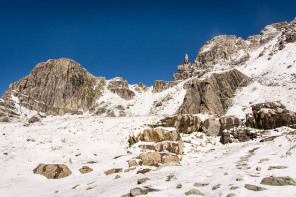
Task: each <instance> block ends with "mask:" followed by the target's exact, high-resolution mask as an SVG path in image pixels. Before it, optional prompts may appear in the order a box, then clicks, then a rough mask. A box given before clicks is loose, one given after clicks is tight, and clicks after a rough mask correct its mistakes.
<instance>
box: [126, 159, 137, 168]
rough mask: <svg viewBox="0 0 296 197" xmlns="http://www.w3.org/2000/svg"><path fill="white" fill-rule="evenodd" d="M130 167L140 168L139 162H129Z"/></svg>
mask: <svg viewBox="0 0 296 197" xmlns="http://www.w3.org/2000/svg"><path fill="white" fill-rule="evenodd" d="M128 166H129V167H133V166H138V162H137V161H136V160H131V161H129V162H128Z"/></svg>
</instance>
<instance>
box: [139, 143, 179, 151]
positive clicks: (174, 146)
mask: <svg viewBox="0 0 296 197" xmlns="http://www.w3.org/2000/svg"><path fill="white" fill-rule="evenodd" d="M139 147H140V148H141V149H146V150H154V151H156V152H170V153H175V154H182V153H183V149H184V144H183V141H182V140H180V141H179V142H174V141H165V142H159V143H157V144H155V145H153V144H148V145H139Z"/></svg>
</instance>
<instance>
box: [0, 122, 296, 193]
mask: <svg viewBox="0 0 296 197" xmlns="http://www.w3.org/2000/svg"><path fill="white" fill-rule="evenodd" d="M160 118H161V116H138V117H122V118H118V117H117V118H107V117H97V116H89V117H83V116H63V117H47V118H46V119H44V120H43V121H42V122H40V123H34V124H31V125H29V126H23V123H1V124H0V148H1V155H0V164H1V168H0V174H1V176H0V196H1V197H2V196H3V197H4V196H5V197H6V196H121V195H123V194H126V193H128V192H129V190H130V189H132V188H135V187H144V186H150V187H152V188H155V189H159V190H160V191H159V192H152V193H148V194H147V195H146V196H185V192H187V191H189V190H190V189H198V190H200V191H201V192H202V193H204V194H205V195H206V196H226V195H227V194H229V193H235V194H236V195H237V196H295V195H296V187H295V186H281V187H276V186H273V187H272V186H265V185H261V186H263V187H265V188H267V190H266V191H258V192H254V191H250V190H247V189H245V188H244V185H245V184H254V185H258V186H260V181H261V179H262V178H264V177H266V176H269V175H275V176H291V177H292V178H294V179H296V168H295V164H296V150H295V148H294V147H296V136H294V135H289V136H286V135H285V136H281V137H279V138H277V139H275V140H274V141H272V142H263V143H260V142H259V139H258V140H255V141H249V142H245V143H233V144H228V145H222V144H221V143H219V138H218V137H206V136H204V134H203V133H193V134H191V135H183V136H182V138H183V140H186V141H188V140H190V141H191V142H190V143H185V153H184V154H183V155H180V159H181V165H180V166H170V167H163V168H156V167H150V168H151V169H152V171H150V172H149V173H147V174H145V175H143V174H136V172H137V171H138V170H139V169H143V168H146V167H143V166H139V167H137V169H136V170H133V171H130V172H127V173H124V172H122V173H119V174H118V175H119V176H120V178H119V179H114V178H115V176H116V175H117V174H111V175H109V176H106V175H105V174H104V172H105V171H106V170H109V169H112V168H123V169H127V168H128V164H127V161H128V160H130V159H132V158H134V157H136V156H138V155H139V154H140V150H139V149H137V148H135V147H131V148H128V143H127V139H128V136H129V135H130V134H131V133H133V132H139V131H141V130H143V129H145V128H147V127H148V126H147V124H149V123H152V122H155V121H158V120H159V119H160ZM279 130H280V131H281V132H284V131H290V130H291V129H290V130H289V129H287V128H281V129H279ZM281 132H276V131H272V133H273V134H276V135H279V134H281ZM188 142H189V141H188ZM254 148H258V149H257V150H255V151H254V154H252V153H250V152H249V151H251V150H254ZM127 151H131V152H132V154H128V153H127ZM287 152H290V153H289V154H287ZM117 156H121V157H119V158H117V159H115V157H117ZM262 159H263V160H264V161H261V163H260V160H262ZM89 161H95V162H97V163H93V164H89V163H87V162H89ZM39 163H56V164H57V163H63V164H66V165H67V166H68V167H69V168H70V169H71V171H72V174H71V175H70V176H68V177H66V178H63V179H55V180H49V179H47V178H45V177H44V176H41V175H38V174H34V173H33V169H34V168H35V167H36V166H37V165H38V164H39ZM85 165H86V166H89V167H91V168H93V171H92V172H90V173H88V174H81V173H80V172H79V169H80V168H81V167H82V166H85ZM278 165H281V166H286V167H287V168H286V169H277V170H268V167H269V166H278ZM257 167H261V168H262V170H261V171H256V168H257ZM169 175H174V176H175V178H172V179H171V180H170V181H166V180H167V176H169ZM143 177H148V178H150V180H148V181H147V182H146V183H144V184H142V185H138V184H137V179H139V178H143ZM237 178H242V179H243V181H236V179H237ZM179 183H181V184H182V188H181V189H177V188H176V186H177V185H178V184H179ZM194 183H206V184H208V185H207V186H204V187H194V186H193V185H194ZM218 184H221V185H220V188H218V189H216V190H212V188H213V186H216V185H218ZM75 186H76V187H75ZM232 186H237V187H238V189H235V190H231V187H232ZM73 188H75V189H73Z"/></svg>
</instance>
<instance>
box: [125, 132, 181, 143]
mask: <svg viewBox="0 0 296 197" xmlns="http://www.w3.org/2000/svg"><path fill="white" fill-rule="evenodd" d="M139 139H140V140H141V141H145V142H163V141H179V140H180V139H181V136H180V133H179V132H177V131H176V130H173V131H168V130H165V129H145V130H144V131H143V132H141V133H140V134H139V135H138V136H137V137H136V136H130V137H129V144H130V145H132V144H134V143H136V142H138V141H139Z"/></svg>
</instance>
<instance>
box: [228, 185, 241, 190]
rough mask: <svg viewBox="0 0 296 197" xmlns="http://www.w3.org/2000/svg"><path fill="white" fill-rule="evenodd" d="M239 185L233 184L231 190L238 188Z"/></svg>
mask: <svg viewBox="0 0 296 197" xmlns="http://www.w3.org/2000/svg"><path fill="white" fill-rule="evenodd" d="M238 188H239V187H238V186H231V188H230V189H231V190H236V189H238Z"/></svg>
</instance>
